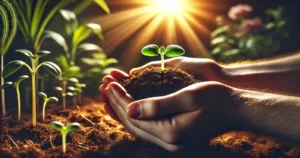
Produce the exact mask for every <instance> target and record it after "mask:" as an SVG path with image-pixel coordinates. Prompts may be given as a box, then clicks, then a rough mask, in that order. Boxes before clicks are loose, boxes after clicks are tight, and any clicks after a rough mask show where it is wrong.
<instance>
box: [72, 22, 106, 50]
mask: <svg viewBox="0 0 300 158" xmlns="http://www.w3.org/2000/svg"><path fill="white" fill-rule="evenodd" d="M91 33H94V34H95V35H97V36H98V37H99V38H100V39H103V35H102V29H101V26H100V25H98V24H94V23H87V24H84V25H81V26H79V27H78V28H77V29H76V31H75V32H74V35H73V40H72V42H73V45H74V46H76V45H78V44H79V43H80V42H82V41H83V40H85V39H87V38H88V37H89V36H90V35H91Z"/></svg>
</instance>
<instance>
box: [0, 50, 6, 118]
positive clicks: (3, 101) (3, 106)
mask: <svg viewBox="0 0 300 158" xmlns="http://www.w3.org/2000/svg"><path fill="white" fill-rule="evenodd" d="M3 69H4V55H3V54H2V55H1V70H0V71H1V72H0V73H1V83H0V85H1V86H2V85H3V84H4V78H3V77H2V75H3ZM1 106H2V117H3V118H4V117H5V115H6V108H5V93H4V89H2V88H1Z"/></svg>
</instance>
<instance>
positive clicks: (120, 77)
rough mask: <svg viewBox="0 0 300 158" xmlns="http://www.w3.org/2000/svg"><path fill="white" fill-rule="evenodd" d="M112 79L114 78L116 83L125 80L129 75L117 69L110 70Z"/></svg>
mask: <svg viewBox="0 0 300 158" xmlns="http://www.w3.org/2000/svg"><path fill="white" fill-rule="evenodd" d="M109 74H110V75H111V76H112V77H114V78H115V79H116V80H117V81H120V80H123V79H126V78H128V77H129V75H128V74H127V73H125V72H123V71H121V70H118V69H113V70H111V72H110V73H109Z"/></svg>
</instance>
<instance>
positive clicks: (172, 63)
mask: <svg viewBox="0 0 300 158" xmlns="http://www.w3.org/2000/svg"><path fill="white" fill-rule="evenodd" d="M180 60H181V58H172V59H167V60H165V65H166V66H170V67H177V66H178V63H179V62H180ZM160 65H161V61H153V62H150V63H148V64H145V65H143V66H141V67H137V68H133V69H131V70H130V72H129V74H130V75H133V74H135V73H136V72H138V71H140V70H142V69H145V68H147V67H149V66H160Z"/></svg>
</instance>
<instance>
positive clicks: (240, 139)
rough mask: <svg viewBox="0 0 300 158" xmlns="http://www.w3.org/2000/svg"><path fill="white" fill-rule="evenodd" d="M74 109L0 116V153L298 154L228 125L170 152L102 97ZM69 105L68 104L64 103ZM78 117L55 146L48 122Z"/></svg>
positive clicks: (143, 156)
mask: <svg viewBox="0 0 300 158" xmlns="http://www.w3.org/2000/svg"><path fill="white" fill-rule="evenodd" d="M83 103H84V105H83V106H81V107H80V109H68V110H61V107H62V106H61V105H56V104H52V105H48V106H47V111H46V113H47V115H46V119H45V120H42V117H41V116H38V124H37V127H36V128H32V127H31V112H30V109H29V110H28V111H27V112H26V111H24V112H23V113H22V120H21V121H16V118H17V116H16V115H10V114H16V111H14V110H12V111H8V114H9V115H8V117H6V118H4V119H1V120H0V157H1V158H2V157H3V158H6V157H30V158H31V157H99V158H101V157H120V158H124V157H130V158H158V157H170V158H178V157H209V158H220V157H230V158H241V157H242V158H247V157H274V158H279V157H280V158H281V157H295V158H296V157H300V146H297V145H296V144H294V143H291V142H286V141H284V140H280V139H275V138H272V137H267V136H263V135H259V134H254V133H251V132H245V131H231V132H228V133H225V134H222V135H220V136H217V137H215V138H213V139H211V140H210V142H208V143H207V146H198V145H195V146H194V148H193V149H190V150H189V151H182V152H180V153H170V152H167V151H165V150H163V149H162V148H160V147H157V146H155V145H152V144H149V143H147V142H144V141H141V140H138V139H136V138H135V137H133V136H132V135H131V134H129V133H128V132H127V131H126V130H125V129H124V127H123V126H122V125H121V124H120V123H119V122H117V121H115V120H113V119H111V118H110V117H109V116H108V115H107V114H106V113H105V111H104V109H103V103H101V102H98V101H97V102H96V101H95V99H91V98H85V99H84V100H83ZM69 107H71V106H69ZM52 121H61V122H63V123H65V124H68V123H71V122H79V123H80V124H81V131H79V132H71V133H69V134H68V137H67V153H66V154H63V153H62V150H61V135H60V133H59V132H56V131H54V130H53V129H51V128H50V127H49V124H50V122H52Z"/></svg>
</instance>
